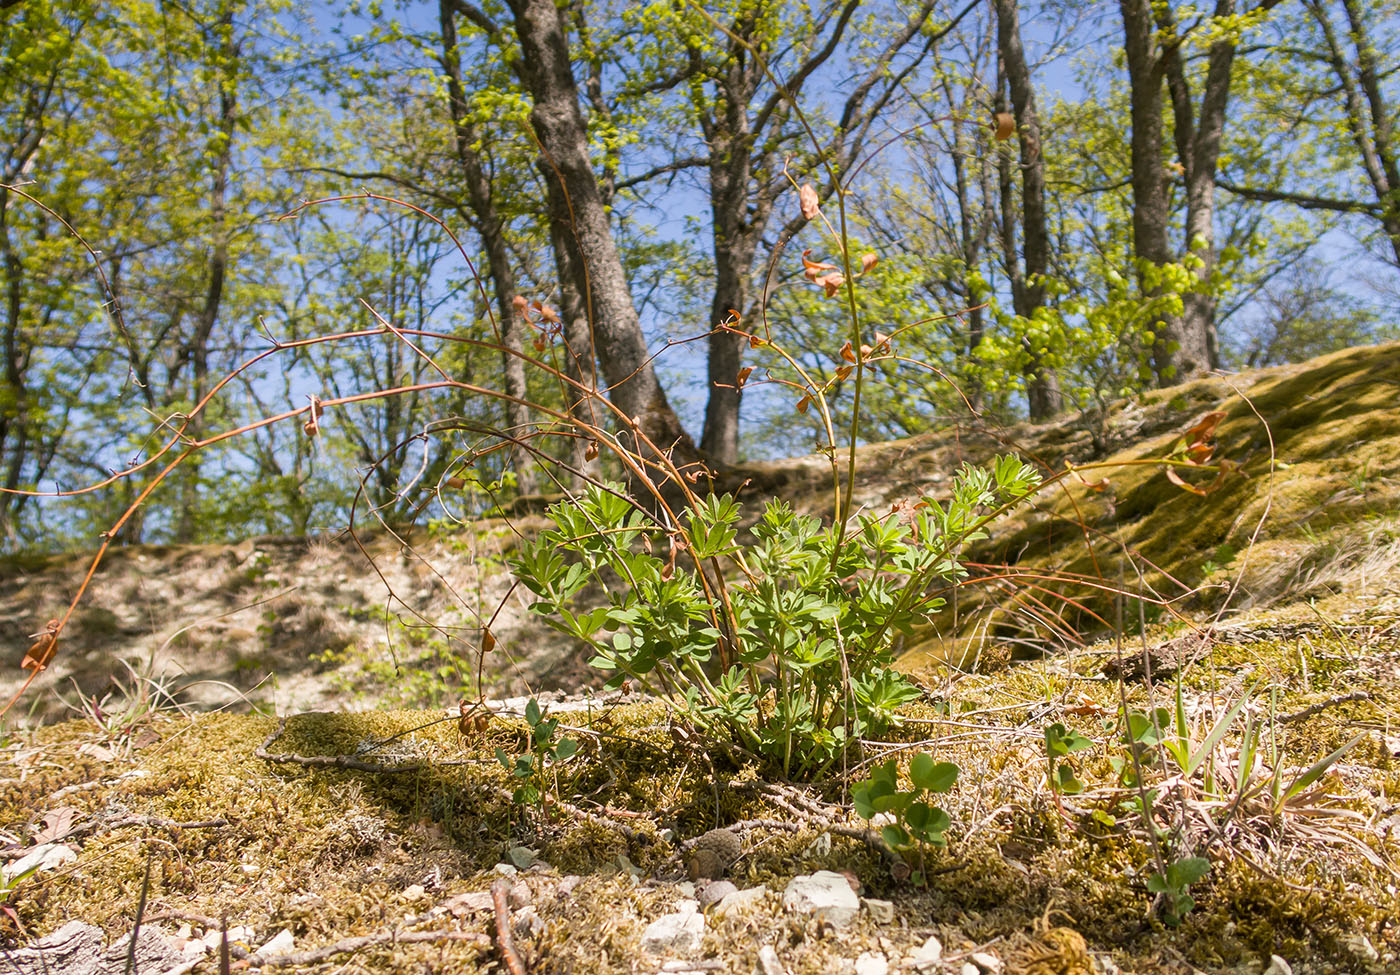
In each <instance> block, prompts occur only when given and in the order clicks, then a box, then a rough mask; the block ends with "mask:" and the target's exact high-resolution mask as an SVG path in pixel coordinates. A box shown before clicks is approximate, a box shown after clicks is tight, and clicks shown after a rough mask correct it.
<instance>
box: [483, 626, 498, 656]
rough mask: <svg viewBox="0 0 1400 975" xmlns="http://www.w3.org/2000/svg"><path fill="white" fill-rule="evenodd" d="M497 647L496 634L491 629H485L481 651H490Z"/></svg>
mask: <svg viewBox="0 0 1400 975" xmlns="http://www.w3.org/2000/svg"><path fill="white" fill-rule="evenodd" d="M495 649H496V634H494V633H492V632H491V631H490V630H484V631H482V634H481V652H482V653H490V652H491V651H492V650H495Z"/></svg>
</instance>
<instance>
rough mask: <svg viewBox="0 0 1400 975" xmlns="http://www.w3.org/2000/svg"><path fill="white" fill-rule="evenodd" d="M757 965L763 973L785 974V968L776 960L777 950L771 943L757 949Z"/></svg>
mask: <svg viewBox="0 0 1400 975" xmlns="http://www.w3.org/2000/svg"><path fill="white" fill-rule="evenodd" d="M758 967H759V968H760V969H762V970H763V975H787V969H786V968H784V967H783V963H782V962H781V961H779V960H778V951H777V949H776V948H774V947H773V946H772V945H764V946H763V947H762V948H760V949H758Z"/></svg>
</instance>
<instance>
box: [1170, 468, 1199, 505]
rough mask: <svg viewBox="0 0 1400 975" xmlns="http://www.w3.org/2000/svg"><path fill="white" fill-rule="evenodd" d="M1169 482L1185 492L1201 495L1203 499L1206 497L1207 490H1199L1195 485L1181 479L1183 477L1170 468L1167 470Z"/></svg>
mask: <svg viewBox="0 0 1400 975" xmlns="http://www.w3.org/2000/svg"><path fill="white" fill-rule="evenodd" d="M1167 480H1169V481H1171V482H1172V483H1173V484H1175V485H1176V486H1177V487H1179V488H1181V489H1182V490H1184V491H1190V492H1191V493H1192V494H1196V495H1200V496H1201V497H1203V498H1204V497H1205V496H1206V490H1205V489H1204V488H1198V487H1196V485H1194V484H1188V483H1186V482H1185V481H1183V480H1182V479H1181V475H1180V474H1178V473H1177V472H1176V471H1175V470H1173V469H1172V468H1170V467H1168V468H1167Z"/></svg>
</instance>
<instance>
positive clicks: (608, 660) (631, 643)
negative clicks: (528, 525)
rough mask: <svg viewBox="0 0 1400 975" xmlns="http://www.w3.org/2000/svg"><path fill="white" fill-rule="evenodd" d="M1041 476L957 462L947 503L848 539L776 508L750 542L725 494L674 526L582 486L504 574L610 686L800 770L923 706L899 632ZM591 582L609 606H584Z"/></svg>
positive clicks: (611, 494)
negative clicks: (899, 648)
mask: <svg viewBox="0 0 1400 975" xmlns="http://www.w3.org/2000/svg"><path fill="white" fill-rule="evenodd" d="M1038 484H1039V477H1038V476H1037V474H1036V473H1035V471H1034V470H1033V469H1032V468H1030V467H1029V466H1027V465H1025V464H1023V463H1021V461H1019V460H1018V459H1016V458H1015V457H1010V456H1007V457H1002V458H1000V459H998V460H997V461H996V463H995V464H993V465H992V466H991V467H990V468H989V469H982V468H977V467H971V466H965V467H964V468H963V469H962V470H961V471H960V472H959V473H958V475H957V477H956V479H955V480H954V483H953V488H952V497H951V499H949V500H948V501H946V502H939V501H937V500H935V499H933V498H925V499H924V500H922V501H921V502H919V503H917V504H914V505H909V506H906V507H902V508H899V509H897V510H895V511H893V512H891V513H890V514H888V515H886V516H885V517H875V516H873V515H867V514H862V515H860V516H858V517H857V518H855V519H854V526H853V528H852V529H851V530H848V529H847V527H846V524H845V523H844V522H840V521H838V522H835V523H833V524H831V525H829V526H823V525H822V524H821V522H820V521H818V520H817V519H816V518H813V517H810V516H805V515H799V514H797V513H796V512H794V511H793V510H792V508H791V507H790V506H789V505H787V504H786V503H784V502H781V501H770V502H769V503H768V505H767V506H766V508H765V509H764V512H763V516H762V518H761V519H760V520H759V521H758V522H757V523H756V524H755V525H754V526H753V528H752V533H753V539H754V541H753V543H752V544H751V545H749V546H746V547H741V546H740V545H739V544H738V541H737V532H738V523H739V519H740V509H739V506H738V504H737V503H736V502H735V501H734V499H733V498H732V497H730V496H729V495H723V496H714V495H711V496H708V497H705V498H701V499H697V502H696V503H695V504H693V505H692V506H691V507H689V508H688V509H686V510H684V511H683V512H682V513H681V514H680V516H679V518H678V521H677V523H676V524H675V525H674V527H670V528H667V527H663V526H662V525H660V524H658V523H657V522H656V521H655V520H654V519H652V518H651V517H650V516H649V515H648V514H647V513H645V512H643V511H642V510H640V509H639V508H638V507H637V506H636V505H635V504H634V503H633V502H632V501H631V500H630V499H629V498H628V497H627V496H626V495H625V494H624V492H623V490H622V488H621V487H619V486H616V485H591V486H590V487H589V488H588V489H587V490H585V491H584V492H583V493H582V495H581V496H580V497H579V498H577V499H576V500H573V501H569V502H564V503H560V504H556V505H554V506H552V507H551V508H550V509H549V512H548V514H549V518H550V520H551V521H552V522H553V527H551V528H549V529H547V530H545V531H543V532H541V533H540V534H539V536H538V537H537V538H536V539H535V540H534V541H531V542H526V543H523V544H522V545H521V546H520V549H519V551H518V555H517V557H516V558H515V559H514V560H512V563H511V564H512V568H513V569H514V570H515V573H516V576H517V577H518V578H519V579H520V581H521V582H522V583H523V584H524V585H525V586H526V587H527V588H529V589H530V591H531V592H533V593H534V594H535V596H536V599H535V601H534V603H533V604H532V605H531V611H532V612H534V613H536V614H538V615H540V616H542V617H543V618H544V619H545V621H546V622H547V623H548V624H549V625H550V626H553V627H554V628H556V629H558V630H560V631H562V632H564V633H567V634H569V635H570V636H572V637H575V638H577V639H579V640H582V641H584V642H585V643H587V644H588V645H589V646H590V647H592V648H593V651H594V656H593V658H592V661H591V663H592V664H593V666H595V667H598V668H600V669H602V670H605V671H608V672H610V674H611V675H612V676H611V679H610V681H609V684H610V685H611V686H619V685H621V684H622V683H623V682H624V681H631V682H634V683H635V684H637V685H638V686H640V687H641V688H642V689H645V690H647V691H649V692H651V693H654V694H656V695H658V696H660V697H662V698H664V699H666V700H667V701H669V702H670V703H671V704H672V705H673V706H675V707H677V708H679V709H680V710H682V711H683V712H684V713H685V714H686V715H687V716H688V718H689V719H690V720H691V721H692V722H694V723H695V724H696V725H697V726H699V727H700V728H701V729H703V730H704V731H705V732H707V733H709V734H710V735H711V736H712V737H714V738H717V739H719V740H722V741H727V742H730V743H732V744H733V745H735V746H738V747H740V748H743V749H746V750H748V751H750V752H752V753H756V754H758V755H761V756H764V757H765V758H768V759H770V760H772V761H773V762H774V763H775V764H776V765H778V766H779V767H780V768H781V770H782V772H783V774H784V775H789V776H800V777H810V776H813V775H816V774H819V773H820V772H822V771H823V770H825V769H827V768H829V767H830V766H831V765H832V764H833V763H835V762H836V761H837V760H838V759H840V758H841V757H842V756H843V755H845V754H846V750H847V748H848V746H849V745H850V744H851V743H852V742H853V741H854V740H856V739H858V738H861V737H863V736H867V735H871V734H880V733H882V732H883V731H884V730H885V729H887V728H888V727H890V726H891V725H893V724H896V723H897V722H898V716H897V711H898V709H899V707H900V706H901V705H903V704H906V703H908V702H910V701H913V700H916V699H918V698H919V697H920V696H922V692H921V691H920V690H919V688H917V687H916V686H915V685H913V684H912V683H910V682H909V681H908V679H906V678H905V677H904V676H903V675H901V674H899V673H896V672H895V671H894V670H893V669H892V665H893V658H894V646H895V640H896V638H897V637H898V636H899V635H900V634H901V633H905V634H907V633H909V632H911V631H912V629H913V627H914V626H916V625H918V624H922V623H926V622H928V621H929V620H930V619H931V617H932V615H933V614H934V613H935V612H936V611H937V610H938V609H939V608H940V607H941V606H942V605H943V599H942V598H941V597H940V596H938V595H936V594H935V590H936V587H947V586H951V585H955V584H957V583H958V581H959V580H961V579H963V578H964V577H965V575H966V573H965V572H964V570H963V568H962V567H961V565H959V563H958V562H957V558H956V556H957V554H958V551H959V549H960V548H961V546H962V545H964V544H966V543H967V542H969V541H972V540H974V539H978V538H982V537H985V533H984V531H983V528H984V525H985V523H986V522H987V520H988V519H989V518H991V517H993V516H994V515H995V514H996V513H998V512H1000V511H1002V510H1004V509H1005V508H1006V507H1008V506H1010V505H1012V504H1015V503H1017V502H1019V501H1020V500H1022V499H1023V498H1025V497H1026V496H1027V495H1028V494H1030V493H1031V492H1032V491H1033V490H1035V488H1036V487H1037V486H1038ZM682 557H684V560H682ZM687 563H688V564H687ZM730 577H732V578H735V579H737V582H735V583H731V582H729V581H728V579H729V578H730ZM590 582H597V583H599V584H601V585H602V587H603V588H604V590H605V592H606V600H605V603H604V604H603V605H597V602H596V598H595V600H594V602H593V603H591V604H590V603H589V602H588V601H587V600H584V599H582V598H581V596H582V594H583V592H584V589H585V587H586V586H587V585H588V584H589V583H590ZM580 604H582V605H580Z"/></svg>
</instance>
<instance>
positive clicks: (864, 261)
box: [860, 252, 880, 274]
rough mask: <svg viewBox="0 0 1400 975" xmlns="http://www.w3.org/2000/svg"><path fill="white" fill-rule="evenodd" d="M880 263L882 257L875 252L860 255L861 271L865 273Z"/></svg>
mask: <svg viewBox="0 0 1400 975" xmlns="http://www.w3.org/2000/svg"><path fill="white" fill-rule="evenodd" d="M878 263H880V258H879V256H878V255H877V254H875V253H873V252H871V253H866V254H862V255H860V273H861V274H864V273H865V272H866V271H869V270H870V269H871V268H872V267H874V266H875V265H876V264H878Z"/></svg>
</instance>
